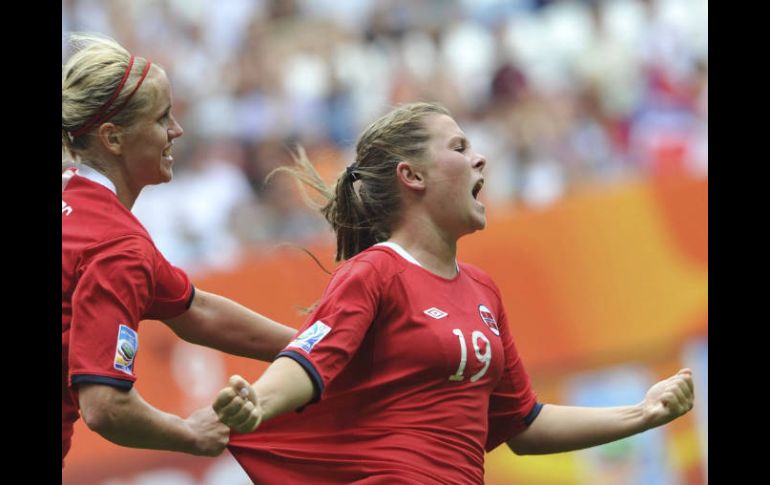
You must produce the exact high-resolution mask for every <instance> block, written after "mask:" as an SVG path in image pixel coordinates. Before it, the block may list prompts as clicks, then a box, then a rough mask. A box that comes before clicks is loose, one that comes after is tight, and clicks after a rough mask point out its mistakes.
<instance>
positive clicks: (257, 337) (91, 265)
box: [62, 34, 295, 466]
mask: <svg viewBox="0 0 770 485" xmlns="http://www.w3.org/2000/svg"><path fill="white" fill-rule="evenodd" d="M71 40H72V41H73V44H74V45H75V47H77V51H76V52H75V53H74V55H72V57H71V58H70V59H69V60H68V61H67V62H66V64H65V65H64V66H62V154H63V155H65V154H67V155H69V156H70V157H72V158H73V159H75V160H78V161H79V162H81V163H80V164H79V165H78V168H74V167H67V168H66V169H65V168H64V167H63V170H62V466H63V465H64V457H65V456H66V455H67V452H68V450H69V448H70V445H71V439H72V431H73V424H74V422H75V421H76V420H77V419H78V417H79V415H80V414H82V416H83V419H84V420H85V423H86V424H87V425H88V427H89V428H91V429H92V430H94V431H96V432H97V433H99V434H101V435H102V436H104V437H105V438H106V439H108V440H110V441H112V442H114V443H117V444H119V445H123V446H130V447H136V448H153V449H159V450H172V451H182V452H186V453H192V454H196V455H211V456H213V455H217V454H219V453H221V452H222V450H224V447H225V445H226V444H227V440H228V436H229V429H228V428H227V427H226V426H224V425H223V424H222V423H220V422H219V421H218V420H217V417H216V415H215V414H214V412H213V411H212V409H211V408H210V407H207V408H204V409H201V410H199V411H196V412H195V413H193V414H192V415H191V416H189V417H188V418H187V419H182V418H180V417H177V416H174V415H171V414H167V413H164V412H162V411H159V410H158V409H156V408H154V407H152V406H151V405H150V404H148V403H147V402H145V401H144V400H143V399H142V397H141V396H140V395H139V394H138V393H137V392H136V391H135V390H134V389H133V388H132V386H133V383H134V381H135V380H136V375H135V373H134V363H135V362H136V358H137V352H138V350H139V335H138V330H139V321H140V320H143V319H149V318H152V319H159V320H163V321H164V322H165V323H166V324H167V325H168V326H169V327H171V329H172V330H173V331H174V332H175V333H176V334H177V335H179V336H180V337H181V338H183V339H185V340H187V341H190V342H193V343H196V344H200V345H206V346H209V347H213V348H217V349H220V350H223V351H225V352H229V353H233V354H237V355H243V356H247V357H253V358H256V359H260V360H266V361H271V360H272V359H273V358H274V357H275V356H276V354H277V353H278V352H279V351H280V350H281V349H282V348H283V347H285V346H286V344H287V343H288V342H289V340H290V339H291V337H292V335H294V333H295V330H294V329H292V328H290V327H286V326H284V325H281V324H279V323H276V322H274V321H272V320H270V319H268V318H265V317H263V316H261V315H259V314H257V313H254V312H252V311H250V310H248V309H247V308H245V307H243V306H241V305H239V304H237V303H235V302H233V301H231V300H229V299H227V298H223V297H221V296H217V295H214V294H211V293H206V292H205V291H201V290H199V289H198V290H195V289H194V288H193V286H192V284H191V283H190V280H189V279H188V277H187V275H186V274H185V273H184V272H183V271H182V270H180V269H179V268H176V267H174V266H172V265H171V264H169V263H168V261H166V259H165V258H164V257H163V255H162V254H161V253H160V252H159V251H158V249H157V248H156V247H155V245H154V244H153V242H152V239H151V238H150V235H149V234H148V233H147V231H146V230H145V229H144V227H142V224H141V223H140V222H139V221H138V220H137V219H136V218H134V216H133V215H132V214H131V212H130V211H131V207H132V206H133V204H134V201H135V200H136V198H137V197H138V196H139V193H140V192H141V191H142V189H143V188H144V187H145V186H147V185H152V184H159V183H164V182H168V181H169V180H171V176H172V165H173V160H174V159H173V157H172V155H171V153H172V146H173V144H174V141H175V140H176V139H177V138H178V137H180V136H182V133H183V130H182V127H181V126H179V123H177V121H176V120H175V119H174V115H173V114H172V111H171V105H172V99H171V87H170V86H169V82H168V79H167V77H166V74H165V72H164V70H163V69H162V68H161V67H160V66H158V65H157V64H153V63H151V62H150V61H148V60H147V59H144V58H142V57H136V56H134V55H132V54H130V53H129V52H128V51H126V49H124V48H123V47H121V46H120V45H119V44H117V43H116V42H114V41H113V40H111V39H107V38H103V37H100V36H95V35H80V34H76V35H73V36H72V38H71Z"/></svg>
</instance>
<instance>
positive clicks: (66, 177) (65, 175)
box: [61, 167, 77, 192]
mask: <svg viewBox="0 0 770 485" xmlns="http://www.w3.org/2000/svg"><path fill="white" fill-rule="evenodd" d="M76 171H77V169H76V168H75V167H67V168H65V169H64V170H62V173H61V191H62V192H64V188H65V187H67V184H68V183H69V182H70V180H72V176H73V175H75V172H76Z"/></svg>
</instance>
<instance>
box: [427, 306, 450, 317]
mask: <svg viewBox="0 0 770 485" xmlns="http://www.w3.org/2000/svg"><path fill="white" fill-rule="evenodd" d="M423 313H424V314H426V315H428V316H429V317H433V318H435V319H436V320H440V319H442V318H444V317H445V316H447V315H449V314H448V313H447V312H442V311H441V310H439V309H438V308H436V307H430V308H428V309H427V310H425V311H424V312H423Z"/></svg>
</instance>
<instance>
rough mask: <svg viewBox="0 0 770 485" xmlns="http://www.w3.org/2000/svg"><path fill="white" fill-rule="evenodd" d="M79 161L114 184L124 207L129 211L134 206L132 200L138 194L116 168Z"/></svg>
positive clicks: (133, 200) (116, 193)
mask: <svg viewBox="0 0 770 485" xmlns="http://www.w3.org/2000/svg"><path fill="white" fill-rule="evenodd" d="M81 163H82V164H84V165H88V166H89V167H90V168H91V169H93V170H96V171H97V172H99V173H100V174H102V175H104V176H105V177H107V178H108V179H110V182H112V184H113V185H114V186H115V195H117V197H118V200H119V201H120V203H121V204H123V205H124V206H125V207H126V209H128V210H129V211H130V210H131V209H132V208H133V207H134V202H136V198H137V197H138V196H139V194H138V193H135V192H134V191H132V190H131V189H130V188H129V186H128V183H127V182H126V178H125V177H124V176H123V174H122V172H121V171H120V170H119V169H118V168H116V167H114V166H111V165H105V164H102V163H99V162H94V161H93V160H86V159H83V160H81Z"/></svg>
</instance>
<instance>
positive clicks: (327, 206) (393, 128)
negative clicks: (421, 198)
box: [267, 102, 451, 261]
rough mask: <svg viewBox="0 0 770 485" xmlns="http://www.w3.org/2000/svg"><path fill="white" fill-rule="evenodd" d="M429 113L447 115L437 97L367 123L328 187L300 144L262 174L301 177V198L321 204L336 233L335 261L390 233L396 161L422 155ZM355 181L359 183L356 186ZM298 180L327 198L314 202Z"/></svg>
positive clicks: (397, 204) (397, 207) (396, 200)
mask: <svg viewBox="0 0 770 485" xmlns="http://www.w3.org/2000/svg"><path fill="white" fill-rule="evenodd" d="M430 114H445V115H449V116H451V115H450V113H449V111H448V110H447V109H446V108H445V107H443V106H442V105H440V104H438V103H424V102H418V103H409V104H404V105H401V106H399V107H397V108H395V109H394V110H392V111H390V112H389V113H387V114H386V115H385V116H383V117H381V118H380V119H378V120H377V121H375V122H374V123H372V124H371V125H369V127H368V128H366V130H364V132H363V134H362V135H361V137H360V138H359V140H358V143H357V145H356V161H355V162H354V163H353V164H352V165H351V166H350V167H348V168H347V169H346V170H345V171H343V172H342V173H341V174H340V175H339V177H338V178H337V182H336V184H335V186H334V188H333V189H332V188H330V187H328V186H327V185H326V184H325V183H324V181H323V180H322V179H321V177H320V175H319V174H318V172H317V171H316V169H315V168H314V167H313V165H312V163H311V162H310V160H308V158H307V155H306V154H305V151H304V150H303V149H302V147H299V149H298V151H297V153H296V154H294V153H293V154H292V156H293V158H294V162H295V164H294V166H290V167H279V168H276V169H275V170H273V171H272V172H270V174H268V176H267V178H268V179H269V178H270V177H272V176H273V175H274V174H275V173H277V172H286V173H289V174H291V175H293V176H294V177H295V178H296V179H297V180H298V181H299V182H301V184H300V186H301V187H302V189H303V192H302V193H303V195H304V196H305V197H306V200H308V201H309V202H310V203H311V204H313V205H315V206H316V207H317V208H318V209H320V211H321V213H322V214H323V215H324V217H325V218H326V220H327V221H328V222H329V224H330V225H331V226H332V229H333V230H334V232H335V234H336V236H337V251H336V257H335V259H336V261H340V260H342V259H349V258H352V257H353V256H355V255H356V254H358V253H360V252H361V251H363V250H364V249H366V248H368V247H370V246H372V245H374V244H376V243H378V242H381V241H385V240H387V239H388V238H389V237H390V235H391V233H392V231H393V224H394V223H395V221H396V220H397V218H398V215H399V213H400V211H401V197H400V196H399V191H398V185H397V183H396V166H397V165H398V163H399V162H401V161H403V160H408V161H411V162H417V163H420V162H423V161H425V159H426V153H427V142H428V140H429V139H430V133H429V132H428V130H427V129H426V127H425V125H424V123H423V120H424V118H425V117H426V116H427V115H430ZM357 181H360V185H359V186H358V190H355V188H354V185H353V184H354V183H355V182H357ZM303 183H304V184H305V185H307V186H309V187H311V188H313V189H314V190H316V191H317V192H318V193H319V194H320V195H321V196H322V197H323V198H324V199H325V201H326V202H325V203H324V204H315V203H313V202H312V200H311V199H310V198H309V197H307V194H306V193H305V192H304V186H302V184H303Z"/></svg>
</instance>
